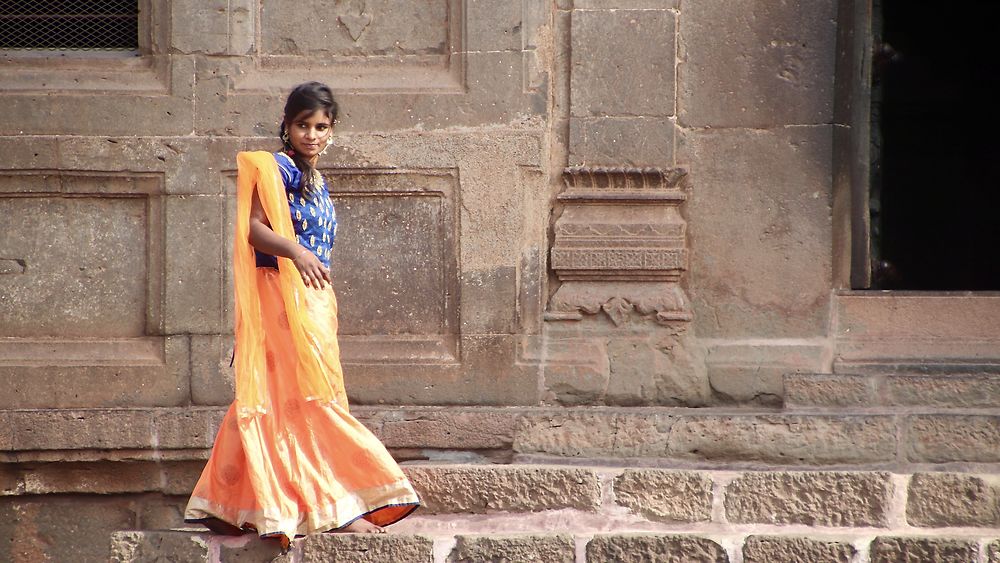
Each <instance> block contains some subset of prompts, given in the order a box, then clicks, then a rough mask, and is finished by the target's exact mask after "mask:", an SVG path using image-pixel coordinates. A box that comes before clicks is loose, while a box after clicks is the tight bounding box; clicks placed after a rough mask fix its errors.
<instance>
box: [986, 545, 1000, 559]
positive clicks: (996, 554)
mask: <svg viewBox="0 0 1000 563" xmlns="http://www.w3.org/2000/svg"><path fill="white" fill-rule="evenodd" d="M986 558H987V563H1000V540H997V541H994V542H991V543H989V544H987V545H986Z"/></svg>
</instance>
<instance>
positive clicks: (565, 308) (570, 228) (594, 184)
mask: <svg viewBox="0 0 1000 563" xmlns="http://www.w3.org/2000/svg"><path fill="white" fill-rule="evenodd" d="M686 176H687V172H686V171H685V170H683V169H680V168H674V169H660V168H607V167H573V168H567V169H566V170H565V171H564V174H563V179H564V181H565V183H566V189H565V190H564V191H563V192H562V193H561V194H559V196H558V200H559V201H560V202H562V203H563V204H564V206H565V207H564V210H563V213H562V215H561V216H560V217H559V219H558V220H557V221H556V225H555V241H554V243H553V246H552V254H551V258H552V260H551V264H552V269H553V270H554V271H555V274H556V276H557V277H558V279H559V281H560V282H561V284H560V286H559V288H558V289H557V290H556V292H555V294H554V295H553V296H552V298H551V299H550V300H549V306H548V310H547V311H546V315H545V318H546V320H549V321H559V320H562V321H574V320H581V319H583V318H584V316H585V315H597V314H599V313H601V312H602V311H603V312H604V313H605V314H606V315H607V316H608V318H610V319H611V321H612V322H613V323H614V324H615V326H621V325H622V324H623V323H624V322H625V321H626V319H627V318H628V316H629V314H630V313H631V312H633V311H634V312H635V313H637V314H638V315H639V316H642V317H644V318H651V319H652V320H654V321H655V322H657V323H659V324H663V325H666V324H672V323H676V322H688V321H690V320H691V318H692V316H691V308H690V305H689V303H688V299H687V296H686V295H685V294H684V290H683V289H682V288H681V287H680V283H679V282H680V280H681V276H682V275H683V273H684V272H685V271H686V270H687V264H688V250H687V223H686V222H685V221H684V219H683V217H682V216H681V214H680V206H681V205H682V204H683V203H684V202H685V201H686V200H687V190H686V185H685V179H686Z"/></svg>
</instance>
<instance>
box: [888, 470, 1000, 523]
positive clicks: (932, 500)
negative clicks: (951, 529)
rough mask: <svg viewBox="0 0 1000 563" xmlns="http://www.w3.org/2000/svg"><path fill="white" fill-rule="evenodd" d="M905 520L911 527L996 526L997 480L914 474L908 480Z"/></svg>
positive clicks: (999, 510)
mask: <svg viewBox="0 0 1000 563" xmlns="http://www.w3.org/2000/svg"><path fill="white" fill-rule="evenodd" d="M907 494H908V497H907V502H906V521H907V522H909V523H910V524H911V525H913V526H923V527H948V526H976V527H990V528H996V527H1000V478H998V477H997V476H995V475H965V474H960V473H917V474H915V475H913V477H912V478H911V479H910V486H909V490H908V493H907Z"/></svg>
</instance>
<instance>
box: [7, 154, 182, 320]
mask: <svg viewBox="0 0 1000 563" xmlns="http://www.w3.org/2000/svg"><path fill="white" fill-rule="evenodd" d="M0 184H2V185H0V216H2V217H3V218H4V219H3V222H4V226H3V228H2V229H0V272H2V273H0V336H2V337H53V336H57V337H64V338H73V337H86V338H103V337H140V336H145V335H146V334H149V332H148V330H147V327H148V325H149V324H152V325H154V326H155V325H156V324H157V322H158V319H156V318H150V317H155V316H157V315H158V311H157V308H158V304H159V302H160V299H159V296H158V295H151V292H150V289H151V287H150V285H149V284H150V283H151V282H149V281H147V280H150V279H151V278H155V279H156V281H155V282H152V283H154V284H155V285H157V286H158V285H159V284H160V278H161V277H162V270H161V269H160V268H159V267H156V265H157V262H158V260H157V259H156V258H155V257H153V264H151V263H150V254H149V249H150V246H151V242H152V241H155V242H157V243H159V242H160V235H161V233H162V231H161V230H160V227H161V226H160V221H159V220H158V218H156V217H151V215H150V211H151V209H156V208H157V207H158V204H157V203H155V202H151V201H150V200H149V198H147V197H146V194H143V193H141V192H140V193H135V190H136V189H137V184H138V185H139V186H138V189H140V190H141V189H147V190H152V189H155V188H156V186H157V184H158V182H157V181H156V179H153V178H144V179H138V180H137V179H135V178H127V177H108V176H63V175H59V174H53V175H47V174H24V175H17V174H12V175H7V176H4V177H3V178H2V179H0ZM109 192H110V193H109ZM116 192H117V193H116ZM151 238H152V241H151ZM151 266H153V267H152V268H151ZM153 289H154V291H155V287H154V288H153ZM151 307H152V309H151ZM151 312H152V313H153V314H152V315H150V313H151ZM150 321H152V322H150Z"/></svg>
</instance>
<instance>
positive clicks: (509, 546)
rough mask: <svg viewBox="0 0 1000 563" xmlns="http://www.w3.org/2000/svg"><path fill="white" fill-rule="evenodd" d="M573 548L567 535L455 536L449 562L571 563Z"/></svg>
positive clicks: (570, 537) (572, 543)
mask: <svg viewBox="0 0 1000 563" xmlns="http://www.w3.org/2000/svg"><path fill="white" fill-rule="evenodd" d="M575 550H576V545H575V542H574V540H573V537H572V536H568V535H559V536H554V535H501V536H458V538H457V543H456V545H455V549H453V550H452V552H451V553H450V554H449V555H448V559H447V561H448V563H478V562H480V561H492V562H495V563H515V562H518V561H546V562H550V561H551V562H552V563H574V561H575V560H576V558H575V556H576V552H575Z"/></svg>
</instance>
